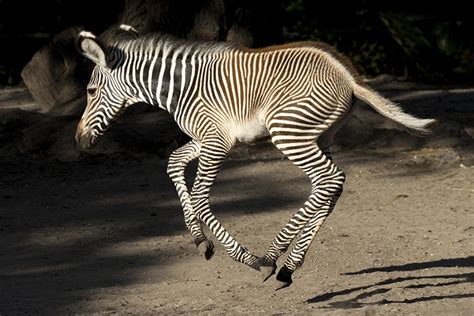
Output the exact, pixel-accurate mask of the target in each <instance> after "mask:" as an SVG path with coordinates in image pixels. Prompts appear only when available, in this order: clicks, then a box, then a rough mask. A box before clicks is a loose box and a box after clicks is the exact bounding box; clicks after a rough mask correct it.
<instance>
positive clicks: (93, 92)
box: [87, 88, 97, 95]
mask: <svg viewBox="0 0 474 316" xmlns="http://www.w3.org/2000/svg"><path fill="white" fill-rule="evenodd" d="M96 92H97V88H87V93H89V94H90V95H94V94H95V93H96Z"/></svg>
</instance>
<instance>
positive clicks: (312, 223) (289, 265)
mask: <svg viewBox="0 0 474 316" xmlns="http://www.w3.org/2000/svg"><path fill="white" fill-rule="evenodd" d="M341 194H342V185H341V188H340V190H339V191H337V192H335V193H334V195H333V196H332V198H331V200H330V201H329V202H328V203H326V204H325V205H323V206H322V207H321V208H320V209H319V210H318V211H317V212H316V214H315V215H314V216H313V217H312V218H311V219H310V220H309V222H308V223H307V224H306V226H305V227H304V228H303V231H302V233H301V235H300V236H299V237H298V239H297V240H296V243H295V245H294V246H293V248H292V249H291V252H290V254H289V255H288V258H287V259H286V262H285V265H284V266H283V267H282V268H281V269H280V271H279V272H278V274H277V280H278V281H280V282H282V283H283V286H289V285H290V284H291V283H292V279H291V275H292V274H293V272H294V271H295V270H296V269H297V268H299V267H301V265H302V264H303V262H304V257H305V255H306V252H307V251H308V249H309V246H310V245H311V242H312V241H313V239H314V236H316V233H317V232H318V231H319V228H321V225H322V224H323V223H324V221H325V219H326V218H327V217H328V216H329V214H331V212H332V210H333V209H334V206H335V205H336V202H337V200H338V199H339V197H340V196H341Z"/></svg>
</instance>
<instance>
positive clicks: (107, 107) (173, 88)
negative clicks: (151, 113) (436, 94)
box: [76, 31, 433, 286]
mask: <svg viewBox="0 0 474 316" xmlns="http://www.w3.org/2000/svg"><path fill="white" fill-rule="evenodd" d="M77 44H78V45H77V46H78V49H79V50H80V52H81V53H82V54H83V55H84V56H85V57H87V58H88V59H90V60H91V61H93V62H94V63H95V64H96V66H95V68H94V70H93V73H92V76H91V78H90V82H89V84H88V87H87V107H86V109H85V112H84V114H83V116H82V118H81V120H80V122H79V124H78V127H77V132H76V141H77V143H78V145H79V146H80V147H82V148H88V147H90V146H92V145H93V144H94V143H96V141H97V139H98V138H99V136H100V135H102V134H103V133H104V131H105V130H106V129H107V128H108V127H109V126H110V124H111V123H112V122H113V121H114V120H115V119H116V118H117V117H118V116H119V115H120V113H122V112H123V111H124V109H125V108H127V107H128V106H129V105H131V104H134V103H136V102H146V103H149V104H151V105H154V106H157V107H159V108H161V109H164V110H166V111H168V112H169V113H170V115H172V117H173V118H174V119H175V121H176V122H177V124H178V125H179V127H180V128H181V129H182V130H183V132H185V133H186V134H187V135H189V136H190V137H191V139H192V140H191V141H190V142H189V143H187V144H186V145H184V146H183V147H181V148H179V149H177V150H175V151H174V152H173V153H172V154H171V156H170V158H169V164H168V168H167V172H168V174H169V176H170V178H171V180H172V181H173V183H174V185H175V186H176V190H177V192H178V196H179V199H180V201H181V203H182V207H183V211H184V220H185V223H186V226H187V228H188V229H189V231H190V232H191V235H192V237H193V239H194V242H195V244H196V246H197V248H198V249H199V251H200V252H201V253H202V254H203V255H204V256H205V258H206V259H210V258H211V257H212V255H213V253H214V250H213V247H214V246H213V244H212V242H211V241H210V240H209V239H207V237H206V236H205V235H204V233H203V231H202V228H201V223H204V224H205V225H206V226H207V227H208V228H209V229H210V231H211V232H212V233H213V234H214V235H215V237H216V238H217V240H218V241H219V242H220V243H221V244H222V245H223V247H224V248H225V250H226V251H227V252H228V254H229V255H230V256H231V257H232V258H233V259H234V260H236V261H238V262H241V263H244V264H246V265H248V266H250V267H252V268H254V269H256V270H258V271H261V274H262V276H263V279H264V280H267V279H268V278H269V277H270V276H272V275H273V274H274V273H275V271H276V267H277V266H276V261H277V259H278V258H279V257H280V256H281V255H282V254H283V253H285V252H286V251H287V250H288V248H289V246H290V244H291V243H292V242H293V241H294V240H295V238H296V240H295V242H294V245H293V247H292V248H291V251H290V253H289V255H288V257H287V259H286V262H285V263H284V265H283V266H282V268H281V269H280V270H279V272H278V274H277V276H276V278H277V280H278V281H280V282H281V285H282V286H288V285H290V284H291V282H292V273H293V272H294V271H295V270H296V269H297V268H298V267H300V266H301V265H302V263H303V261H304V257H305V254H306V252H307V250H308V248H309V246H310V244H311V241H312V240H313V238H314V236H315V235H316V233H317V231H318V230H319V228H320V227H321V225H322V224H323V222H324V220H325V219H326V218H327V216H328V215H329V214H330V213H331V211H332V210H333V208H334V206H335V204H336V202H337V200H338V198H339V196H340V195H341V193H342V189H343V183H344V181H345V175H344V172H343V171H342V170H341V169H339V168H338V167H337V166H336V165H335V164H334V163H333V161H332V159H331V155H330V151H329V145H330V144H331V139H332V136H333V134H334V133H335V132H336V131H337V129H338V128H339V127H340V126H341V125H342V123H343V122H344V120H345V118H346V117H347V115H346V114H347V113H348V112H349V111H350V109H351V105H352V101H353V97H354V96H355V97H357V98H358V99H361V100H363V101H365V102H366V103H367V104H369V105H370V106H372V107H373V108H374V109H375V110H376V111H377V112H379V113H380V114H382V115H383V116H385V117H387V118H390V119H392V120H394V121H395V122H398V123H400V124H402V125H404V126H406V127H408V128H409V129H412V130H414V131H416V132H420V133H427V132H428V130H427V126H428V125H429V124H431V123H432V122H433V120H431V119H418V118H415V117H413V116H411V115H410V114H407V113H404V112H403V111H402V110H401V109H400V108H399V107H398V106H397V105H395V104H394V103H392V102H391V101H389V100H387V99H385V98H383V97H382V96H380V95H379V94H377V93H376V92H374V91H373V90H371V89H370V88H369V87H368V86H367V85H366V84H364V82H363V81H362V80H361V77H360V75H359V74H358V73H357V72H356V71H355V70H354V68H353V66H352V64H351V62H350V61H349V60H348V59H347V58H346V57H344V56H343V55H341V54H339V53H338V52H336V51H335V50H334V49H333V48H332V47H330V46H328V45H325V44H322V43H315V42H301V43H294V44H289V45H282V46H272V47H267V48H263V49H249V48H237V47H232V46H229V45H226V44H216V43H195V42H186V41H181V40H176V39H173V38H169V37H165V36H159V35H146V36H140V37H135V36H133V37H132V38H129V39H122V40H119V41H117V42H116V43H115V44H114V45H113V46H107V45H105V44H104V43H102V42H101V41H100V40H99V39H98V38H96V37H95V36H94V35H93V34H91V33H89V32H86V31H83V32H81V33H80V35H79V40H78V43H77ZM268 133H269V134H270V137H271V140H272V142H273V143H274V144H275V146H276V147H277V148H278V149H279V150H280V151H281V152H282V153H283V154H284V155H285V156H286V157H287V158H288V159H289V160H291V161H292V162H293V163H294V164H295V165H296V166H298V167H299V168H301V169H302V170H303V171H304V172H305V173H306V174H307V176H308V177H309V179H310V180H311V186H312V189H311V193H310V195H309V197H308V199H307V201H306V202H305V203H304V205H303V206H302V207H301V208H300V209H299V210H298V211H297V212H296V214H295V215H294V216H293V217H292V218H291V219H290V221H289V222H288V223H287V224H286V225H285V226H284V227H283V229H282V230H281V231H280V232H279V233H278V234H277V236H276V237H275V238H274V239H273V241H272V242H271V244H270V246H269V248H268V251H267V252H266V254H265V255H264V256H262V257H257V256H255V255H253V254H252V253H251V252H250V251H249V250H248V249H247V248H245V247H244V246H242V245H240V244H239V243H238V242H237V241H236V240H235V239H234V238H233V237H232V235H231V234H230V233H229V232H228V231H227V230H226V229H225V228H224V227H223V226H222V225H221V223H220V222H219V221H218V220H217V219H216V217H215V216H214V215H213V213H212V212H211V209H210V206H209V193H210V189H211V186H212V185H213V183H214V181H215V179H216V177H217V174H218V172H219V169H220V167H221V165H222V163H223V161H224V159H225V157H226V155H227V153H228V152H229V150H230V149H231V147H232V146H233V145H234V144H235V143H236V142H237V141H241V142H250V141H252V140H254V139H255V138H257V137H259V136H261V135H262V134H268ZM196 158H198V159H199V161H198V169H197V175H196V178H195V181H194V185H193V186H192V189H191V192H189V190H188V188H187V186H186V183H185V178H184V170H185V168H186V166H187V164H188V163H189V162H190V161H192V160H193V159H196ZM297 236H298V237H297Z"/></svg>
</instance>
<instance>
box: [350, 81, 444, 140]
mask: <svg viewBox="0 0 474 316" xmlns="http://www.w3.org/2000/svg"><path fill="white" fill-rule="evenodd" d="M354 95H355V96H356V97H357V98H358V99H361V100H362V101H364V102H365V103H367V104H368V105H370V106H371V107H372V108H373V109H374V110H376V111H377V112H378V113H380V114H381V115H383V116H385V117H387V118H389V119H391V120H393V121H395V122H397V123H399V124H401V125H403V126H406V127H407V128H409V129H410V130H412V131H413V132H415V133H416V134H420V135H429V134H430V133H431V131H430V129H429V126H430V125H432V124H434V123H435V122H436V120H435V119H420V118H417V117H414V116H413V115H410V114H408V113H405V112H403V109H402V108H401V107H399V106H398V105H397V104H395V103H393V102H392V101H390V100H388V99H386V98H384V97H382V96H381V95H380V94H378V93H377V92H375V91H373V90H371V89H370V88H367V87H364V86H361V85H358V84H355V85H354Z"/></svg>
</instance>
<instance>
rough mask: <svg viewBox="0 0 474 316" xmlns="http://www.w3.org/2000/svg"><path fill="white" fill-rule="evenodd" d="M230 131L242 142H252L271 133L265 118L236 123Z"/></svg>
mask: <svg viewBox="0 0 474 316" xmlns="http://www.w3.org/2000/svg"><path fill="white" fill-rule="evenodd" d="M230 132H231V134H232V136H234V137H235V138H236V139H237V140H238V141H240V142H242V143H251V142H253V141H255V140H258V139H261V138H264V137H266V136H268V135H269V134H268V130H267V128H266V127H265V124H264V122H263V119H260V118H255V119H253V120H249V121H245V122H240V123H236V124H234V125H233V126H232V128H231V131H230Z"/></svg>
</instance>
